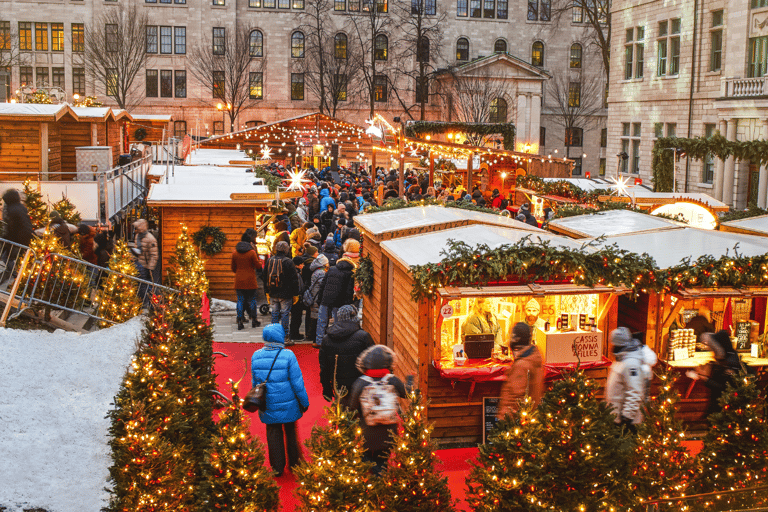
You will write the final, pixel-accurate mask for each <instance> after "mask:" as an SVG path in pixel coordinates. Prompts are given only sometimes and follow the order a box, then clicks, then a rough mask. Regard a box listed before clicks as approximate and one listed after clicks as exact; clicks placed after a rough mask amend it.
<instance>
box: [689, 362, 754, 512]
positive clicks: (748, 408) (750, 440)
mask: <svg viewBox="0 0 768 512" xmlns="http://www.w3.org/2000/svg"><path fill="white" fill-rule="evenodd" d="M719 403H720V406H721V407H722V410H721V411H720V412H716V413H713V414H712V415H710V417H709V420H710V423H711V428H710V429H709V430H708V431H707V434H706V435H705V436H704V443H703V446H702V449H701V452H699V456H698V459H697V464H698V474H697V475H696V479H695V488H696V491H697V492H699V493H711V492H718V491H728V490H738V489H745V488H750V487H758V486H765V485H766V484H767V483H768V463H767V462H766V461H768V424H766V419H765V396H764V395H763V394H762V393H761V391H760V390H759V389H758V387H757V385H756V384H755V380H754V378H753V377H751V376H747V375H744V374H742V375H741V376H740V377H739V378H737V379H736V382H735V383H734V384H733V385H731V384H728V386H727V388H726V391H725V393H723V395H722V397H721V398H720V402H719ZM766 504H768V491H766V490H765V489H764V488H763V489H761V490H759V491H754V492H744V493H735V494H721V495H717V496H715V497H712V498H711V499H710V500H709V501H708V503H707V506H708V508H709V509H714V510H732V509H738V508H749V507H757V506H764V505H766Z"/></svg>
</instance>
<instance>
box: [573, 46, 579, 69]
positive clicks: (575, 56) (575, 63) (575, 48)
mask: <svg viewBox="0 0 768 512" xmlns="http://www.w3.org/2000/svg"><path fill="white" fill-rule="evenodd" d="M580 67H581V45H580V44H579V43H574V44H572V45H571V68H580Z"/></svg>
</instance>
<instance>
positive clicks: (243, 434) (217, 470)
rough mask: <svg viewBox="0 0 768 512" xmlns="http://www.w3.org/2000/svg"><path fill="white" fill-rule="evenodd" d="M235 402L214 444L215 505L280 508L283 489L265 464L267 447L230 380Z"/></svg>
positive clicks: (220, 507) (220, 423)
mask: <svg viewBox="0 0 768 512" xmlns="http://www.w3.org/2000/svg"><path fill="white" fill-rule="evenodd" d="M229 385H230V389H231V391H232V401H231V402H229V404H228V406H227V408H226V409H225V410H224V411H223V412H222V413H221V414H220V416H219V421H218V424H217V432H216V434H215V436H214V439H213V446H212V447H211V505H212V508H213V509H215V510H232V511H234V510H253V511H256V510H259V511H264V512H266V511H276V510H279V508H280V497H279V492H280V488H279V487H278V485H277V483H276V482H275V480H274V478H273V477H272V474H271V473H270V471H269V470H268V469H267V468H266V467H265V466H264V449H263V447H262V445H261V443H260V442H259V441H258V440H255V439H253V437H252V436H251V432H250V430H249V421H248V418H247V417H245V415H244V414H243V410H242V408H241V406H242V399H241V398H240V396H239V395H238V385H237V383H236V382H233V381H231V380H230V381H229Z"/></svg>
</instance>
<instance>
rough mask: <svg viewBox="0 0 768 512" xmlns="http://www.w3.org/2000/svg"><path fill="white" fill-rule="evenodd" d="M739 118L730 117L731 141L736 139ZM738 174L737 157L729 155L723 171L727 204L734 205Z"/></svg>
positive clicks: (729, 132) (729, 130)
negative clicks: (734, 183)
mask: <svg viewBox="0 0 768 512" xmlns="http://www.w3.org/2000/svg"><path fill="white" fill-rule="evenodd" d="M738 123H739V120H738V119H729V120H728V122H727V128H726V132H727V133H728V134H727V135H726V138H727V139H728V140H729V141H735V140H736V126H737V125H738ZM735 175H736V159H735V158H733V156H729V157H728V159H727V160H726V161H725V169H724V171H723V199H722V201H723V202H724V203H725V204H727V205H729V206H730V205H733V181H734V177H735Z"/></svg>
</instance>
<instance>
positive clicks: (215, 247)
mask: <svg viewBox="0 0 768 512" xmlns="http://www.w3.org/2000/svg"><path fill="white" fill-rule="evenodd" d="M209 238H210V239H211V240H210V242H209V241H208V239H209ZM192 240H193V241H194V242H195V243H196V244H197V245H198V247H200V250H201V251H203V252H204V253H205V254H207V255H208V256H215V255H217V254H219V253H220V252H221V251H222V249H224V244H225V243H226V242H227V235H226V234H225V233H224V231H223V230H222V229H221V228H220V227H217V226H203V227H201V228H200V229H199V230H197V231H195V233H194V234H193V235H192Z"/></svg>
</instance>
